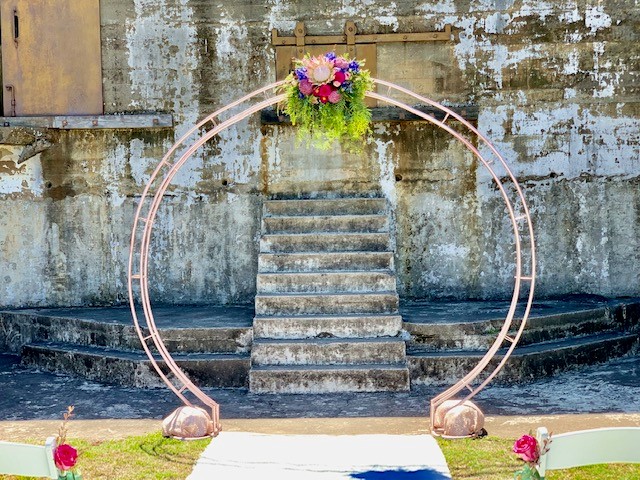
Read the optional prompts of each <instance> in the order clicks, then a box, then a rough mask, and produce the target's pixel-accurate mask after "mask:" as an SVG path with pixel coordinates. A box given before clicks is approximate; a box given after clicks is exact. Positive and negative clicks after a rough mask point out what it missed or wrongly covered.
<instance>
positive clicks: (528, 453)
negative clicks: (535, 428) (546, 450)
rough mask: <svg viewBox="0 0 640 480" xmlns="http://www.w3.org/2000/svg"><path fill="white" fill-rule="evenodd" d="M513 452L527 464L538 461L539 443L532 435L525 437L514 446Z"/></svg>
mask: <svg viewBox="0 0 640 480" xmlns="http://www.w3.org/2000/svg"><path fill="white" fill-rule="evenodd" d="M513 452H514V453H516V454H517V455H518V456H519V457H520V458H521V459H522V460H524V461H525V462H534V463H535V462H537V461H538V457H539V454H538V442H537V441H536V439H535V438H533V437H532V436H531V435H523V436H521V437H520V438H519V439H518V440H516V443H514V444H513Z"/></svg>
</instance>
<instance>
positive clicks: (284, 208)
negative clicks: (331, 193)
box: [264, 198, 387, 217]
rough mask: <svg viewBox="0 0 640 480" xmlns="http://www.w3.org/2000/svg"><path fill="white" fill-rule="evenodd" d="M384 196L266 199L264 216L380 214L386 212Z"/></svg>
mask: <svg viewBox="0 0 640 480" xmlns="http://www.w3.org/2000/svg"><path fill="white" fill-rule="evenodd" d="M386 211H387V201H386V200H385V199H384V198H331V199H308V200H267V201H266V202H264V216H265V217H269V216H276V215H284V216H292V215H381V214H386Z"/></svg>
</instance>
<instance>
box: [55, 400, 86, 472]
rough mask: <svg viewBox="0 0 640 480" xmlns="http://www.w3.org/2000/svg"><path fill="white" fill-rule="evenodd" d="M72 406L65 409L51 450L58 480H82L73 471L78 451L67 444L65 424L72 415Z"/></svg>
mask: <svg viewBox="0 0 640 480" xmlns="http://www.w3.org/2000/svg"><path fill="white" fill-rule="evenodd" d="M73 409H74V407H73V405H71V406H69V407H67V411H66V412H65V413H64V414H63V415H62V417H63V420H62V424H61V425H60V428H59V429H58V437H57V438H56V448H55V449H54V450H53V461H54V463H55V464H56V467H57V468H58V480H82V475H81V474H80V473H79V472H76V471H74V470H73V467H75V466H76V463H77V461H78V451H77V450H76V449H75V448H73V447H72V446H71V445H69V444H68V443H67V428H68V426H67V424H68V422H69V419H70V418H71V416H72V415H73Z"/></svg>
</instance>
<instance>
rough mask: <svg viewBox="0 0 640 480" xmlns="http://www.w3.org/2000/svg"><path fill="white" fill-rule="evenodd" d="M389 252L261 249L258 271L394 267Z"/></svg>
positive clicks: (382, 268) (370, 269)
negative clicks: (294, 251) (274, 250)
mask: <svg viewBox="0 0 640 480" xmlns="http://www.w3.org/2000/svg"><path fill="white" fill-rule="evenodd" d="M394 268H395V264H394V259H393V252H389V251H386V252H356V251H354V252H306V253H261V254H260V255H259V256H258V271H259V272H260V273H271V272H309V271H318V270H319V271H328V270H338V271H339V270H369V271H372V270H392V271H393V270H394Z"/></svg>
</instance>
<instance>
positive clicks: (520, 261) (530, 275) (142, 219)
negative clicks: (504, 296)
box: [127, 79, 536, 435]
mask: <svg viewBox="0 0 640 480" xmlns="http://www.w3.org/2000/svg"><path fill="white" fill-rule="evenodd" d="M374 82H375V84H376V85H377V86H378V90H382V87H386V89H387V94H386V95H382V94H380V93H376V92H369V93H368V94H367V96H368V97H370V98H373V99H376V100H378V101H380V102H384V103H387V104H389V105H394V106H396V107H399V108H402V109H404V110H405V111H407V112H410V113H412V114H414V115H416V116H418V117H420V118H422V119H424V120H426V121H428V122H430V123H432V124H433V125H436V126H437V127H439V128H441V129H443V130H445V131H447V132H448V133H449V134H451V135H452V136H453V137H454V138H455V139H456V140H458V141H459V142H460V143H461V144H463V145H464V146H465V147H466V148H467V150H468V151H469V152H471V153H472V154H473V155H474V156H475V157H476V158H477V159H478V160H479V161H480V163H481V164H482V165H483V166H484V167H485V168H486V169H487V170H488V172H489V173H490V175H491V177H492V179H493V181H494V183H495V185H496V186H497V188H498V189H499V191H500V195H501V196H502V198H503V200H504V202H505V205H506V209H507V213H508V218H509V222H510V224H511V228H512V230H513V235H514V245H515V252H514V253H515V274H514V289H513V294H512V297H511V304H510V306H509V309H508V312H507V315H506V318H505V321H504V324H503V326H502V328H501V329H500V332H499V333H498V335H497V337H496V339H495V341H494V342H493V344H492V345H491V347H490V348H489V349H488V351H487V352H486V353H485V355H484V356H483V357H482V359H481V360H480V361H479V362H478V364H477V365H476V366H475V367H474V368H473V369H472V370H471V371H470V372H469V373H467V375H465V376H464V377H463V378H461V379H460V380H459V381H458V382H457V383H455V384H454V385H453V386H451V387H450V388H448V389H446V390H445V391H443V392H442V393H440V394H439V395H437V396H436V397H434V398H433V399H431V409H430V410H431V425H433V418H434V413H435V410H436V409H437V408H438V406H439V405H441V404H442V403H443V402H444V401H446V400H449V399H452V398H454V397H456V396H457V395H458V394H459V393H460V392H461V391H463V390H465V389H466V390H467V393H466V395H464V397H463V398H461V399H459V401H460V402H464V401H465V400H469V399H471V398H472V397H474V396H475V395H476V394H477V393H478V392H479V391H480V390H482V389H483V388H484V387H485V386H486V385H487V384H488V383H489V382H490V381H491V380H492V379H493V378H494V377H495V376H496V375H497V374H498V372H499V371H500V370H501V369H502V367H503V366H504V364H505V363H506V361H507V359H508V358H509V356H510V355H511V353H512V352H513V350H514V348H515V347H516V344H517V343H518V340H519V339H520V336H521V335H522V332H523V330H524V327H525V325H526V322H527V319H528V317H529V312H530V310H531V305H532V302H533V293H534V287H535V279H536V257H535V243H534V237H533V227H532V224H531V217H530V214H529V209H528V207H527V204H526V201H525V198H524V195H523V193H522V189H521V188H520V185H519V184H518V181H517V180H516V178H515V176H514V175H513V173H512V171H511V169H510V168H509V166H508V165H507V163H506V162H505V160H504V159H503V157H502V156H501V155H500V153H499V152H498V150H497V149H496V148H495V147H494V146H493V145H492V144H491V142H489V140H488V139H487V138H486V137H484V136H483V135H482V134H481V133H480V132H479V131H478V130H477V129H476V128H475V127H474V126H473V125H472V124H470V123H469V122H467V121H466V120H465V119H464V118H462V117H461V116H460V115H459V114H457V113H456V112H454V111H452V110H451V109H449V108H447V107H445V106H444V105H441V104H439V103H437V102H434V101H433V100H430V99H428V98H426V97H423V96H421V95H418V94H416V93H414V92H412V91H410V90H407V89H405V88H403V87H400V86H399V85H396V84H393V83H390V82H386V81H384V80H379V79H374ZM283 83H284V82H283V81H280V82H276V83H272V84H270V85H267V86H265V87H263V88H261V89H259V90H256V91H255V92H252V93H250V94H248V95H246V96H244V97H242V98H240V99H239V100H237V101H235V102H233V103H231V104H229V105H227V106H225V107H223V108H221V109H219V110H217V111H215V112H214V113H212V114H211V115H209V116H207V117H206V118H204V119H203V120H202V121H200V122H199V123H198V124H197V125H195V126H194V127H192V128H191V129H190V130H189V131H188V132H186V133H185V134H184V135H183V136H182V137H181V138H180V139H179V140H178V141H177V142H176V143H175V144H174V145H173V146H172V147H171V148H170V149H169V151H168V152H167V153H166V154H165V156H164V157H163V158H162V160H161V161H160V163H159V164H158V166H157V167H156V169H155V170H154V171H153V173H152V174H151V176H150V178H149V180H148V182H147V185H146V186H145V188H144V190H143V192H142V194H141V196H140V203H139V204H138V207H137V210H136V214H135V217H134V221H133V229H132V235H131V245H130V250H129V263H128V271H127V274H128V292H129V304H130V307H131V313H132V316H133V322H134V326H135V328H136V332H137V334H138V336H139V337H140V341H141V343H142V347H143V349H144V351H145V353H146V354H147V356H148V357H149V360H150V362H151V364H152V366H153V368H154V369H155V370H156V372H157V373H158V375H159V376H160V378H161V379H162V380H163V381H164V383H165V384H166V385H167V386H168V387H169V388H170V389H171V390H172V391H173V392H174V393H175V394H176V396H178V398H180V400H181V401H182V402H183V403H184V404H185V405H191V404H192V403H191V400H190V399H189V398H187V396H186V395H185V394H186V393H190V394H192V395H193V396H195V398H196V399H197V400H199V401H200V402H201V403H203V404H204V405H206V406H208V407H209V408H210V409H211V419H212V422H213V426H214V429H213V430H214V431H213V434H214V435H217V434H218V432H219V431H220V409H219V405H218V404H217V403H216V402H215V401H214V400H213V399H212V398H210V397H209V396H208V395H207V394H206V393H204V392H203V391H202V390H201V389H200V388H199V387H198V386H197V385H195V384H194V383H193V382H191V380H190V379H189V378H188V376H187V375H186V374H185V373H184V372H183V371H182V369H180V367H179V366H178V365H177V363H176V362H175V360H174V359H173V358H172V356H171V354H170V353H169V351H168V350H167V348H166V346H165V344H164V341H163V340H162V338H161V336H160V332H159V331H158V329H157V327H156V324H155V319H154V316H153V310H152V307H151V301H150V298H149V280H150V279H149V274H148V271H149V247H150V243H151V236H152V231H153V226H154V222H155V219H156V216H157V213H158V208H159V206H160V203H161V201H162V198H163V196H164V194H165V192H166V190H167V188H169V186H170V185H171V182H172V180H173V178H174V177H175V175H176V174H177V173H178V171H179V170H180V169H181V168H182V166H183V165H184V164H185V163H186V162H187V160H188V159H189V158H190V157H191V156H192V155H193V154H194V153H195V152H196V151H197V150H198V149H199V148H200V147H202V146H203V145H204V144H205V143H206V142H207V141H209V140H210V139H212V138H213V137H215V136H217V135H218V134H220V132H222V131H224V130H225V129H227V128H229V127H231V126H233V125H235V124H236V123H238V122H240V121H241V120H243V119H245V118H247V117H248V116H250V115H252V114H254V113H256V112H258V111H260V110H262V109H264V108H267V107H269V106H272V105H275V104H277V103H280V102H282V101H283V100H284V99H285V97H286V95H285V94H275V93H274V91H275V89H276V88H277V87H279V86H281V85H282V84H283ZM392 93H394V94H396V95H397V94H402V95H405V96H409V97H411V98H413V99H415V100H417V101H418V103H421V104H425V105H429V106H430V107H432V108H433V109H434V110H435V111H436V112H437V116H438V117H441V118H442V119H438V118H437V117H436V115H435V114H433V115H432V114H429V113H424V112H422V111H420V110H418V109H416V108H415V107H412V106H410V105H408V104H406V103H404V102H403V101H400V100H397V99H394V98H392V97H390V96H389V95H390V94H392ZM260 98H264V99H262V100H261V101H258V102H257V103H253V104H251V105H250V106H248V107H246V108H244V109H243V110H241V111H240V112H239V113H236V114H233V115H231V116H229V118H227V119H226V120H224V121H219V120H218V118H219V116H221V115H223V114H225V113H227V112H229V110H231V109H233V108H235V107H238V106H240V105H242V104H244V103H247V102H250V101H253V102H255V101H256V99H260ZM207 127H211V128H210V129H209V130H208V131H207V132H206V133H204V134H202V135H200V134H199V133H200V131H201V130H202V129H205V128H207ZM454 127H455V128H454ZM180 147H185V148H186V149H185V150H184V151H183V152H182V153H181V154H180V156H179V158H178V159H177V160H175V159H174V158H173V157H174V155H176V156H177V152H178V149H179V148H180ZM481 150H483V152H481ZM496 168H498V169H500V171H499V172H498V171H496ZM505 186H507V187H509V189H510V190H511V191H510V192H509V191H507V188H505ZM525 266H526V267H528V269H529V270H528V271H524V269H525ZM525 284H528V292H527V293H526V294H524V293H523V292H521V290H522V287H523V285H525ZM521 297H523V300H522V301H523V303H524V310H523V311H522V313H521V314H520V315H519V318H518V319H517V320H516V310H517V309H518V307H519V303H520V302H521V300H520V298H521ZM142 317H144V324H143V323H141V322H140V320H141V318H142ZM505 347H506V350H505ZM499 350H501V351H500V356H501V358H500V361H499V362H498V363H497V365H496V366H490V362H491V360H492V359H493V358H494V357H495V356H496V354H498V351H499ZM159 362H163V363H164V364H165V365H166V367H167V368H168V370H169V371H168V372H165V371H163V369H162V368H161V365H160V364H159ZM432 432H433V433H435V434H438V433H440V432H438V431H434V430H433V429H432Z"/></svg>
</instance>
